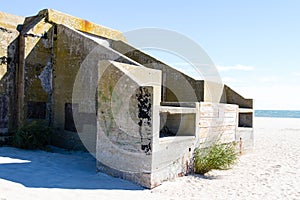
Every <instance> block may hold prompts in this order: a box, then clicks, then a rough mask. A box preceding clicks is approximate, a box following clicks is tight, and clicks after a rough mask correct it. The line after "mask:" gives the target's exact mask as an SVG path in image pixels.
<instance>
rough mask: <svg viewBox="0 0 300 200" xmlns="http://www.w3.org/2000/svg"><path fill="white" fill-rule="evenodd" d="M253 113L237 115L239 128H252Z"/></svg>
mask: <svg viewBox="0 0 300 200" xmlns="http://www.w3.org/2000/svg"><path fill="white" fill-rule="evenodd" d="M252 122H253V113H239V127H245V128H252V127H253V124H252Z"/></svg>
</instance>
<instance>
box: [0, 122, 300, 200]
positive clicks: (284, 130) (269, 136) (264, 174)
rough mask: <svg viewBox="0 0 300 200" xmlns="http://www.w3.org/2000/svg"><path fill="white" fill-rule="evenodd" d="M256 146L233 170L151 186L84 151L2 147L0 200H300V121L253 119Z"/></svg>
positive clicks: (0, 155)
mask: <svg viewBox="0 0 300 200" xmlns="http://www.w3.org/2000/svg"><path fill="white" fill-rule="evenodd" d="M254 122H255V124H254V126H255V133H254V134H255V135H254V137H255V146H254V151H253V152H252V153H248V154H246V155H243V156H241V157H240V161H239V163H238V165H236V166H235V167H234V168H233V169H231V170H226V171H212V172H210V173H209V174H208V175H207V177H205V178H204V177H200V176H192V175H191V176H186V177H182V178H177V179H176V180H174V181H170V182H165V183H163V184H162V185H161V186H159V187H157V188H155V189H153V190H147V189H143V188H141V187H139V186H137V185H135V184H133V183H130V182H128V181H125V180H121V179H117V178H112V177H110V176H107V175H105V174H102V173H98V174H96V173H95V166H94V165H95V161H94V159H93V158H92V157H91V156H89V155H88V154H86V153H82V152H75V153H74V152H67V151H57V152H55V153H49V152H44V151H24V150H20V149H15V148H10V147H1V148H0V200H16V199H22V200H26V199H28V200H29V199H30V200H33V199H38V200H43V199H55V200H56V199H72V200H74V199H81V200H83V199H109V200H113V199H197V200H198V199H264V200H266V199H300V153H299V152H300V119H281V118H255V120H254Z"/></svg>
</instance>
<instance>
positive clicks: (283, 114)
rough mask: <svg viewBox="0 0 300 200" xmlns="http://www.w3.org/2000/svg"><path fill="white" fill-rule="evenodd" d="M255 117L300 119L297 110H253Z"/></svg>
mask: <svg viewBox="0 0 300 200" xmlns="http://www.w3.org/2000/svg"><path fill="white" fill-rule="evenodd" d="M254 116H255V117H277V118H300V111H299V110H255V111H254Z"/></svg>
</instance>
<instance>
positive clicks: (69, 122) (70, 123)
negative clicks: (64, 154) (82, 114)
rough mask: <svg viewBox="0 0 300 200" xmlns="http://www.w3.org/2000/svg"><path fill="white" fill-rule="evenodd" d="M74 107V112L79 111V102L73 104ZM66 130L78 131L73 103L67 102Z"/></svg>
mask: <svg viewBox="0 0 300 200" xmlns="http://www.w3.org/2000/svg"><path fill="white" fill-rule="evenodd" d="M73 107H74V113H78V104H73ZM65 130H66V131H72V132H77V130H76V126H75V122H74V118H73V110H72V104H71V103H66V104H65Z"/></svg>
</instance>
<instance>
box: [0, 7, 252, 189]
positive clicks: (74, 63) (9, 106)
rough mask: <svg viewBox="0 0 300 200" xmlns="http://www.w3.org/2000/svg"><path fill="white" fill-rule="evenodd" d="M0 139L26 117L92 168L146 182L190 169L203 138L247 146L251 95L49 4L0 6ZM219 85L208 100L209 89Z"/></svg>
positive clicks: (249, 142) (249, 145)
mask: <svg viewBox="0 0 300 200" xmlns="http://www.w3.org/2000/svg"><path fill="white" fill-rule="evenodd" d="M0 37H1V43H0V77H1V80H0V143H2V144H3V143H5V142H6V141H7V140H8V139H9V138H10V137H11V135H10V133H11V130H13V129H14V128H16V127H20V126H22V124H24V123H25V122H27V121H28V120H42V121H46V122H47V123H48V124H49V125H50V126H51V127H52V133H51V144H52V145H55V146H59V147H63V148H67V149H72V150H88V151H89V152H91V153H92V154H93V155H94V156H95V157H96V158H97V159H96V160H97V163H96V164H95V165H96V166H97V169H98V170H100V171H102V172H105V173H108V174H110V175H113V176H116V177H121V178H124V179H127V180H130V181H133V182H136V183H138V184H140V185H142V186H144V187H147V188H153V187H156V186H158V185H160V184H161V183H162V182H163V181H165V180H170V179H173V178H175V177H178V176H182V175H184V174H188V173H189V172H190V170H191V165H192V162H191V160H192V156H193V152H194V149H195V148H197V147H199V146H200V145H203V144H208V141H209V140H210V139H212V138H214V137H213V136H216V135H218V136H220V138H219V139H220V140H221V141H222V142H224V143H226V142H237V143H240V144H242V145H240V148H241V151H249V150H251V148H252V146H253V127H252V121H253V101H252V99H245V98H243V97H242V96H241V95H239V94H238V93H237V92H235V91H233V90H232V89H231V88H230V87H228V86H227V85H223V84H219V83H213V82H210V81H206V80H196V79H194V78H192V77H190V76H188V75H186V74H184V73H183V72H180V71H178V70H176V69H175V68H173V67H172V66H169V65H167V64H165V63H163V62H161V61H159V60H157V59H156V58H154V57H152V56H150V55H148V54H146V53H144V52H143V51H142V50H139V49H137V48H135V47H134V46H132V45H130V44H129V43H128V42H127V40H126V38H125V37H124V35H123V34H122V33H121V32H119V31H116V30H113V29H110V28H106V27H103V26H101V25H97V24H95V23H92V22H89V21H86V20H83V19H79V18H77V17H73V16H70V15H67V14H64V13H61V12H58V11H55V10H52V9H45V10H42V11H40V12H39V13H38V14H37V15H36V16H31V17H26V18H23V17H19V16H15V15H11V14H8V13H4V12H0ZM214 90H221V93H220V96H219V99H218V101H217V102H216V101H213V100H212V98H211V94H212V91H213V92H214Z"/></svg>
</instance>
